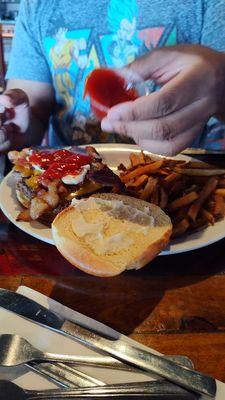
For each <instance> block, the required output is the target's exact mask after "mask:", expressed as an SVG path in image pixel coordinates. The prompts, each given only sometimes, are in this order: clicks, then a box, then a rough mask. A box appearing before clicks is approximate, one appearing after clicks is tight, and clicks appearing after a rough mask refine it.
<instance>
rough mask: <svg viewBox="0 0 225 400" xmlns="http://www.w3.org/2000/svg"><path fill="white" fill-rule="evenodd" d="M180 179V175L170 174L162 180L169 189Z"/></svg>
mask: <svg viewBox="0 0 225 400" xmlns="http://www.w3.org/2000/svg"><path fill="white" fill-rule="evenodd" d="M180 178H181V175H180V174H177V173H176V172H172V173H171V174H169V175H167V176H166V178H164V180H163V183H165V185H166V186H167V187H171V186H172V184H174V183H175V182H177V181H178V180H179V179H180Z"/></svg>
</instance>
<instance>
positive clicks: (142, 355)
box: [0, 289, 216, 400]
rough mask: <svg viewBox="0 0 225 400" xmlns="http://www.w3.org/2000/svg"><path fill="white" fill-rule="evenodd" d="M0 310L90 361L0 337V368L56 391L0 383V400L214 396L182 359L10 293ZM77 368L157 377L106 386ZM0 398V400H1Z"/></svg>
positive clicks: (0, 293) (209, 381)
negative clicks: (90, 352)
mask: <svg viewBox="0 0 225 400" xmlns="http://www.w3.org/2000/svg"><path fill="white" fill-rule="evenodd" d="M0 307H3V308H5V309H7V310H8V311H10V312H13V313H16V314H18V315H20V316H22V317H23V318H25V319H28V320H31V321H32V322H34V323H36V324H39V325H41V326H44V327H45V328H48V329H51V330H54V331H55V332H57V333H59V334H61V335H64V336H67V337H69V338H70V339H73V340H75V341H76V342H78V343H82V344H83V345H84V346H87V347H88V348H91V349H94V350H96V351H97V352H100V355H99V354H98V355H96V356H80V355H73V356H72V355H62V354H53V353H48V352H43V351H41V350H39V349H37V348H36V347H34V346H33V345H32V344H31V343H29V342H28V341H27V340H25V339H24V338H22V337H20V336H18V335H8V334H7V335H6V334H4V335H0V366H5V367H14V366H17V365H21V364H25V365H26V366H27V367H28V368H30V369H32V370H33V371H34V372H37V373H39V374H41V375H43V376H45V377H46V378H48V379H49V380H51V381H52V382H54V383H56V384H57V385H58V386H60V388H59V389H56V390H45V391H36V392H35V391H28V390H23V389H21V388H20V387H19V386H17V385H15V384H13V383H12V382H8V381H3V380H2V381H0V399H4V400H10V399H13V398H15V399H17V400H28V399H36V400H37V399H53V398H54V399H66V398H68V399H70V398H96V399H97V398H100V397H101V398H102V397H103V398H110V397H113V398H118V399H119V398H123V399H124V398H127V399H129V398H137V399H139V398H141V397H145V398H148V399H174V400H175V399H187V400H188V399H198V398H199V395H206V396H208V397H209V398H215V396H216V382H215V380H214V379H213V378H211V377H209V376H206V375H204V374H202V373H200V372H197V371H194V370H193V366H192V363H191V362H190V360H189V359H187V358H186V357H184V358H183V357H163V356H159V355H156V354H155V353H153V352H151V350H150V349H149V350H142V349H140V348H138V347H135V346H134V345H133V344H132V345H131V344H129V343H127V342H126V341H125V340H124V339H121V338H117V339H112V338H106V337H102V336H101V335H99V334H98V333H96V332H94V331H91V330H89V329H86V328H84V327H81V326H80V325H78V324H75V323H74V322H71V321H69V320H66V319H65V318H63V317H62V316H61V315H58V314H56V313H54V312H52V311H50V310H48V309H46V308H45V307H43V306H41V305H40V304H38V303H36V302H35V301H33V300H31V299H29V298H27V297H25V296H23V295H21V294H18V293H15V292H11V291H8V290H5V289H0ZM79 366H92V367H94V368H99V367H101V368H110V369H116V370H125V371H130V372H132V371H133V372H142V373H143V372H144V373H145V374H146V375H148V374H149V375H150V376H151V377H152V374H154V375H157V376H158V377H160V378H163V379H161V380H155V381H149V382H139V383H132V384H130V383H129V384H117V385H106V384H105V382H102V381H101V380H99V379H96V378H94V377H92V376H90V375H87V374H86V373H84V372H81V371H79V370H78V367H79ZM2 396H3V397H2Z"/></svg>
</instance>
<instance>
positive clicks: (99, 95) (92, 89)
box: [84, 68, 138, 119]
mask: <svg viewBox="0 0 225 400" xmlns="http://www.w3.org/2000/svg"><path fill="white" fill-rule="evenodd" d="M87 95H88V96H90V101H91V108H92V111H93V112H94V114H95V115H96V117H97V118H99V119H102V118H104V117H105V116H106V115H107V113H108V111H109V109H110V108H111V107H113V106H115V105H116V104H119V103H123V102H126V101H134V100H136V99H137V98H138V94H137V92H136V90H135V89H134V88H129V87H128V84H127V82H126V80H125V79H124V78H123V77H122V76H120V75H119V74H118V73H116V72H115V71H114V70H112V69H108V68H98V69H94V70H93V71H92V72H91V73H90V75H89V76H88V77H87V79H86V83H85V88H84V96H87Z"/></svg>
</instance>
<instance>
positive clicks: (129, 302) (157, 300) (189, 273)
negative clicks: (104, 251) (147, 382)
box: [0, 214, 225, 382]
mask: <svg viewBox="0 0 225 400" xmlns="http://www.w3.org/2000/svg"><path fill="white" fill-rule="evenodd" d="M0 268H1V276H0V286H1V287H4V288H8V289H11V290H16V289H17V288H18V286H19V285H26V286H29V287H31V288H33V289H35V290H38V291H40V292H41V293H43V294H45V295H47V296H50V297H52V298H54V299H56V300H58V301H60V302H62V303H64V304H65V305H67V306H69V307H72V308H73V309H76V310H77V311H79V312H81V313H84V314H86V315H88V316H90V317H92V318H95V319H97V320H99V321H101V322H103V323H105V324H108V325H109V326H111V327H113V328H115V329H117V330H119V331H121V332H122V333H124V334H127V335H130V336H131V337H132V338H133V339H135V340H137V341H139V342H141V343H143V344H145V345H147V346H151V347H153V348H155V349H157V350H159V351H161V352H163V353H165V354H183V355H187V356H189V357H190V358H191V359H192V360H193V361H194V363H195V366H196V368H198V369H199V370H201V371H203V372H205V373H208V374H211V375H213V376H214V377H215V378H218V379H220V380H222V381H224V382H225V362H224V359H225V274H224V272H225V240H222V241H220V242H218V243H216V244H214V245H211V246H209V247H207V248H205V249H201V250H198V251H194V252H190V253H186V254H181V255H174V256H163V257H158V258H157V259H156V260H154V261H153V262H152V263H151V264H150V265H149V266H148V267H146V268H144V269H142V270H140V271H137V272H133V271H130V272H127V273H124V274H123V275H121V276H119V277H116V278H113V279H102V278H95V277H92V276H89V275H85V274H84V273H82V272H80V271H78V270H76V269H74V268H73V267H71V265H70V264H69V263H68V262H67V261H66V260H64V259H63V257H61V255H60V254H59V253H58V252H57V250H56V249H55V248H54V247H53V246H51V245H48V244H45V243H42V242H40V241H38V240H36V239H34V238H32V237H30V236H28V235H26V234H25V233H23V232H22V231H20V230H18V229H17V228H15V227H14V226H13V225H12V224H10V223H9V222H8V220H7V219H6V218H5V217H3V216H2V215H1V214H0Z"/></svg>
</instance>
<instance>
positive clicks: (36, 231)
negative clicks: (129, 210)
mask: <svg viewBox="0 0 225 400" xmlns="http://www.w3.org/2000/svg"><path fill="white" fill-rule="evenodd" d="M94 147H95V148H96V150H97V151H99V153H100V154H101V155H102V157H103V159H104V161H105V162H106V163H107V165H108V166H109V167H110V168H111V169H112V170H114V171H115V170H116V168H117V166H118V165H119V164H120V163H123V164H125V165H128V163H129V154H130V153H131V152H137V153H138V152H139V151H140V149H139V148H138V147H137V146H135V145H127V144H126V145H125V144H97V145H94ZM179 158H182V159H186V160H189V158H188V157H185V156H179ZM14 186H15V185H14V182H13V181H12V175H11V173H9V174H8V175H7V176H6V177H5V178H4V179H3V181H2V183H1V185H0V207H1V209H2V211H3V213H4V214H5V215H6V216H7V217H8V219H9V220H10V221H11V222H12V223H13V224H14V225H16V226H17V227H18V228H19V229H21V230H22V231H24V232H26V233H28V234H29V235H31V236H33V237H35V238H37V239H39V240H42V241H44V242H46V243H49V244H54V242H53V239H52V235H51V229H50V228H47V227H46V226H45V225H43V224H41V223H40V222H37V221H33V222H30V223H28V222H21V221H16V217H17V215H18V213H19V211H20V210H21V209H22V208H21V206H20V205H19V203H18V201H17V199H16V194H15V188H14ZM224 237H225V219H223V220H221V221H219V222H217V223H216V224H215V225H214V226H209V227H208V228H206V229H204V230H203V231H201V232H196V233H193V234H191V235H187V236H185V237H182V238H181V239H177V240H173V241H171V244H170V245H169V246H168V248H167V249H166V250H164V251H163V252H162V253H161V255H169V254H177V253H182V252H186V251H190V250H195V249H199V248H201V247H204V246H208V245H210V244H212V243H215V242H217V241H218V240H220V239H223V238H224Z"/></svg>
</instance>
